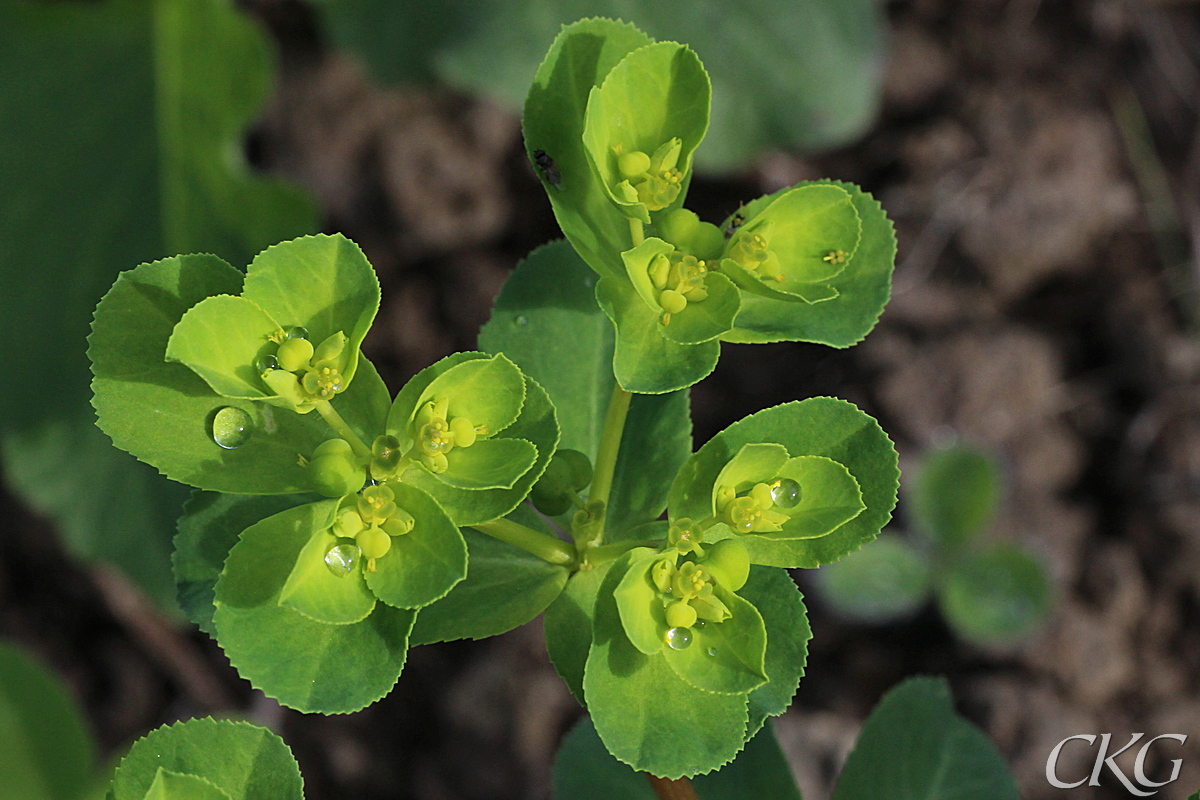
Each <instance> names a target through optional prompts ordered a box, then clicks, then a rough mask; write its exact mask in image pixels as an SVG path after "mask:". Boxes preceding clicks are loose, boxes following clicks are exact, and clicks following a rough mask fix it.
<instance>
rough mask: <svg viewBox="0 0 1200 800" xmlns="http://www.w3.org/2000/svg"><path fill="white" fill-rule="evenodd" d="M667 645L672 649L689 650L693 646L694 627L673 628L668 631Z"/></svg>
mask: <svg viewBox="0 0 1200 800" xmlns="http://www.w3.org/2000/svg"><path fill="white" fill-rule="evenodd" d="M667 646H668V647H670V648H671V649H672V650H687V649H688V648H689V647H691V646H692V629H691V628H671V629H670V630H669V631H667Z"/></svg>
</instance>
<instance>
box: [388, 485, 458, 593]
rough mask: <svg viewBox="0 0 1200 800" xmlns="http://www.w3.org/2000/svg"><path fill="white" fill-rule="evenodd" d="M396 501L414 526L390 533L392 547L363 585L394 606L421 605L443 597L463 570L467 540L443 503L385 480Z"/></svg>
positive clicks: (420, 492)
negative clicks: (408, 529) (408, 515)
mask: <svg viewBox="0 0 1200 800" xmlns="http://www.w3.org/2000/svg"><path fill="white" fill-rule="evenodd" d="M387 485H388V486H389V487H391V489H392V491H393V492H394V493H395V495H396V505H397V506H399V507H400V508H402V509H404V510H405V511H407V512H408V513H409V514H411V515H412V517H413V519H414V520H416V524H415V525H414V526H413V529H412V530H411V531H409V532H408V533H405V534H403V535H401V536H393V537H392V546H391V548H390V549H389V550H388V551H387V553H385V554H384V555H383V557H382V558H379V559H376V567H377V569H376V571H375V572H368V573H367V574H366V577H367V586H369V587H370V589H371V591H372V592H374V593H375V596H376V597H378V598H379V599H380V600H382V601H383V602H385V603H387V604H388V605H390V606H395V607H396V608H413V609H415V608H421V607H422V606H427V605H429V604H430V603H432V602H434V601H435V600H438V599H439V598H442V597H445V596H446V593H447V592H449V591H450V590H451V589H452V588H453V587H454V585H455V584H457V583H458V582H459V581H461V580H462V579H463V578H464V577H465V576H466V574H467V545H466V543H465V542H464V541H463V537H462V534H461V533H459V531H458V528H456V527H454V523H453V522H451V521H450V519H449V517H447V516H446V512H445V511H443V510H442V508H441V506H439V505H438V504H437V502H436V501H435V500H434V499H433V498H432V497H430V496H429V495H427V494H425V493H424V492H422V491H421V490H420V489H416V488H413V487H412V486H408V485H405V484H403V483H398V482H396V481H392V482H389V483H388V484H387Z"/></svg>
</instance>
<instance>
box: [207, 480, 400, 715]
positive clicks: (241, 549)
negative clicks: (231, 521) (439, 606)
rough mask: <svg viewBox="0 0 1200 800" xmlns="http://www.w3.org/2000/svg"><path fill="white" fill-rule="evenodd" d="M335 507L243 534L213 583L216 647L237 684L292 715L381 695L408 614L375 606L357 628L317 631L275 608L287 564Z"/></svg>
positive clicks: (309, 508)
mask: <svg viewBox="0 0 1200 800" xmlns="http://www.w3.org/2000/svg"><path fill="white" fill-rule="evenodd" d="M336 504H337V501H336V500H327V501H324V502H320V503H311V504H308V505H305V506H300V507H299V508H295V509H291V510H289V511H284V512H282V513H280V514H276V515H275V516H272V517H268V518H267V519H265V520H263V521H262V522H259V523H257V524H255V525H252V526H251V527H249V528H247V529H246V530H245V531H243V532H242V535H241V539H240V541H239V542H238V543H237V544H236V545H235V546H234V547H233V549H232V550H230V552H229V557H228V558H227V559H226V561H225V568H224V570H223V571H222V573H221V577H220V578H219V579H218V580H217V586H216V613H215V614H214V616H213V624H214V626H215V627H216V630H217V642H218V643H219V644H220V645H221V647H222V648H223V649H224V650H225V654H226V655H227V656H228V657H229V660H230V663H232V664H233V665H234V667H235V668H236V669H237V670H238V672H239V673H240V674H241V675H242V677H243V678H246V679H247V680H248V681H250V683H251V684H252V685H254V686H255V687H256V688H258V689H261V690H262V691H263V692H265V693H266V694H267V695H268V696H270V697H274V698H275V699H277V700H279V701H280V702H281V703H283V704H284V705H287V706H289V707H291V708H295V709H296V710H298V711H306V712H310V711H317V712H321V713H325V714H338V713H348V712H351V711H358V710H359V709H361V708H364V707H365V706H367V705H370V704H371V703H373V702H375V701H376V700H378V699H380V698H381V697H383V696H384V695H385V694H387V693H388V691H390V690H391V688H392V686H393V685H394V684H395V683H396V679H397V678H398V677H399V675H400V670H401V669H402V668H403V667H404V660H405V656H406V655H407V652H408V634H409V631H410V630H411V629H412V624H413V619H414V616H415V613H414V612H412V611H402V610H400V609H396V608H392V607H391V606H387V605H385V604H383V603H379V604H377V605H376V606H375V610H374V611H373V612H371V614H370V615H369V616H368V617H367V618H366V619H364V620H363V621H362V622H357V623H353V624H350V625H327V624H324V623H321V622H317V621H315V620H313V619H311V618H309V617H306V616H304V615H303V614H301V613H300V612H298V611H295V610H293V609H291V608H288V607H286V606H284V605H281V604H280V602H279V596H280V592H281V590H282V589H283V586H284V583H285V581H286V580H287V577H288V574H289V573H290V571H291V566H292V564H294V563H295V562H296V559H297V557H298V556H299V554H300V551H301V549H302V548H303V547H304V545H305V544H307V543H308V540H309V538H310V537H311V533H312V531H313V530H314V529H315V528H317V527H319V525H320V524H321V522H322V521H324V523H325V524H328V522H329V521H330V516H331V514H332V511H333V509H334V508H335V507H336Z"/></svg>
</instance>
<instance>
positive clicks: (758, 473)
mask: <svg viewBox="0 0 1200 800" xmlns="http://www.w3.org/2000/svg"><path fill="white" fill-rule="evenodd" d="M787 462H788V451H787V448H786V447H784V446H783V445H781V444H776V443H774V442H754V443H751V444H744V445H742V449H740V450H738V451H737V453H735V454H734V456H733V458H731V459H729V463H728V464H726V465H725V466H723V467H721V471H720V472H718V473H717V479H716V480H715V481H713V486H712V510H711V512H710V513H712V514H716V511H717V496H718V494H719V493H720V490H721V489H722V488H723V487H732V488H733V490H734V491H736V492H746V491H749V490H750V489H751V488H752V487H753V486H754V484H756V483H762V482H763V481H770V480H771V479H772V478H774V477H775V476H777V475H778V474H779V470H780V469H782V468H783V465H784V464H786V463H787Z"/></svg>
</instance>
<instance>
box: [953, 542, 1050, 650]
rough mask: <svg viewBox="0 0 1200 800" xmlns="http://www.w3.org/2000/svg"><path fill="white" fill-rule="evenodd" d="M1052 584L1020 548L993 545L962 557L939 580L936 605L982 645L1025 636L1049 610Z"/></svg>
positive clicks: (958, 629) (1003, 644)
mask: <svg viewBox="0 0 1200 800" xmlns="http://www.w3.org/2000/svg"><path fill="white" fill-rule="evenodd" d="M1050 592H1051V588H1050V580H1049V577H1048V576H1047V575H1046V571H1045V570H1044V569H1043V568H1042V565H1041V564H1040V563H1038V561H1037V560H1036V559H1034V558H1033V557H1032V556H1031V555H1030V554H1029V553H1027V552H1026V551H1025V550H1023V549H1022V548H1020V547H1017V546H1015V545H1010V544H999V545H995V546H993V547H991V548H989V549H987V550H984V551H982V552H979V553H972V554H969V555H965V556H963V557H962V559H961V560H959V561H956V562H954V563H953V564H951V566H950V568H949V569H948V570H947V572H946V573H945V574H944V575H942V576H940V582H939V586H938V604H939V605H940V606H941V609H942V613H943V614H945V615H946V619H947V621H949V623H950V625H951V626H952V627H953V628H954V630H955V631H956V632H957V633H958V634H959V635H961V636H962V637H963V638H965V639H967V640H969V641H972V642H975V643H977V644H981V645H983V646H985V647H988V646H990V647H1006V646H1009V645H1012V644H1014V643H1015V642H1017V641H1020V640H1021V639H1022V638H1024V637H1025V636H1028V635H1029V634H1030V633H1032V632H1033V630H1034V629H1035V628H1036V627H1037V626H1038V625H1039V624H1041V623H1042V622H1043V621H1044V620H1045V618H1046V612H1047V611H1048V610H1049V608H1050Z"/></svg>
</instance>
